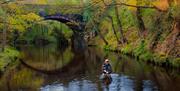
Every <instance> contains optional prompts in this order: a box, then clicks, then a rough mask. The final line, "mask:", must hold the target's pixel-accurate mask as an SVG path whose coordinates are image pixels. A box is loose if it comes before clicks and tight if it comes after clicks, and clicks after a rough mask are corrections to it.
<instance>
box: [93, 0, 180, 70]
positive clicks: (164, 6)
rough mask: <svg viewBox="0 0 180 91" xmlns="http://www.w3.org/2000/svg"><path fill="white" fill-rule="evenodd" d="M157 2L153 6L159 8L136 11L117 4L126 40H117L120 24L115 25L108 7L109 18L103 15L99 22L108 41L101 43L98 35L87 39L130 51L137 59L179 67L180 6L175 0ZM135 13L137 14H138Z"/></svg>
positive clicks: (128, 52) (119, 37)
mask: <svg viewBox="0 0 180 91" xmlns="http://www.w3.org/2000/svg"><path fill="white" fill-rule="evenodd" d="M162 1H163V2H162ZM159 3H161V5H159ZM159 3H158V2H156V7H157V8H158V9H160V10H162V12H161V11H158V10H156V9H147V8H145V9H141V10H140V11H139V12H138V13H137V11H138V10H130V9H129V8H127V7H121V8H119V9H120V13H119V15H120V21H121V25H122V30H123V33H124V36H125V39H126V40H127V42H126V43H122V42H121V43H118V41H121V38H122V36H121V35H120V33H119V31H118V26H119V25H118V24H117V25H116V23H117V22H116V21H117V19H116V18H114V16H115V15H114V13H112V11H110V12H111V13H110V15H111V16H112V19H107V18H105V19H104V20H102V21H101V23H100V24H99V29H100V31H101V34H102V35H103V36H104V39H105V40H106V41H107V42H108V45H105V43H103V42H104V41H103V39H102V38H101V36H96V37H95V38H93V39H92V40H91V41H89V43H90V44H91V45H92V44H96V45H98V46H101V47H103V48H104V49H106V50H113V51H120V52H121V53H124V54H130V55H133V56H135V57H136V58H138V59H140V60H144V61H147V62H152V63H154V64H156V65H161V66H170V67H172V66H173V67H177V68H179V67H180V16H179V14H180V12H179V8H180V7H179V4H178V2H175V4H173V5H171V6H170V5H168V4H169V2H167V0H161V1H160V2H159ZM138 14H139V15H140V17H138ZM138 18H139V19H138ZM140 19H141V20H140ZM112 20H113V21H112ZM142 24H144V25H142ZM143 27H144V28H143ZM114 31H116V33H115V32H114ZM116 35H117V36H116ZM117 37H118V38H117ZM118 39H119V40H118Z"/></svg>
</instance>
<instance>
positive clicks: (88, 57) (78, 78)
mask: <svg viewBox="0 0 180 91" xmlns="http://www.w3.org/2000/svg"><path fill="white" fill-rule="evenodd" d="M18 49H19V50H20V52H21V55H22V60H21V61H18V62H16V63H15V64H16V65H14V66H12V67H10V68H8V69H7V70H6V72H5V73H3V75H2V76H1V78H0V91H180V74H179V73H178V72H176V71H169V70H166V69H164V68H160V67H154V66H151V65H149V64H146V63H143V62H141V61H138V60H135V59H134V58H131V57H128V56H125V55H122V54H118V53H113V52H105V51H103V50H101V49H99V48H95V47H90V48H88V49H87V50H85V51H75V50H73V49H71V48H70V47H69V48H64V49H60V48H58V47H57V46H53V45H49V46H44V47H34V46H22V47H19V48H18ZM104 57H108V58H109V59H110V60H111V61H110V63H111V65H112V68H113V73H112V74H111V77H112V79H113V80H112V82H111V84H110V85H108V86H106V85H104V84H103V83H102V81H101V80H100V75H101V65H102V63H103V60H104Z"/></svg>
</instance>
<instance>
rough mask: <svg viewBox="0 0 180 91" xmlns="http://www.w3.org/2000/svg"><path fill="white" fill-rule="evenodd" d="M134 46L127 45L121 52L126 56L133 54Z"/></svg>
mask: <svg viewBox="0 0 180 91" xmlns="http://www.w3.org/2000/svg"><path fill="white" fill-rule="evenodd" d="M132 48H133V47H132V45H131V44H127V45H125V46H124V47H122V48H121V52H122V53H124V54H128V53H131V52H132Z"/></svg>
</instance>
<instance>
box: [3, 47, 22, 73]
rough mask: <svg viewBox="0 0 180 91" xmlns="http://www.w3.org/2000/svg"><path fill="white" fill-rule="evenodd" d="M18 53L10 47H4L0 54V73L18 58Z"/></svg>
mask: <svg viewBox="0 0 180 91" xmlns="http://www.w3.org/2000/svg"><path fill="white" fill-rule="evenodd" d="M19 55H20V54H19V52H18V51H17V50H15V49H14V48H11V47H6V48H5V49H4V51H3V52H1V53H0V71H3V70H4V67H6V66H7V65H8V64H9V63H11V62H12V61H15V60H16V58H17V57H18V56H19Z"/></svg>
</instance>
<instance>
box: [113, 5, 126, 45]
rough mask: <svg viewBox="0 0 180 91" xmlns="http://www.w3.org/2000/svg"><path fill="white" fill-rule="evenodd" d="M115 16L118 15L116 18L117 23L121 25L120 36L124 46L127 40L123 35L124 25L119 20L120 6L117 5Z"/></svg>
mask: <svg viewBox="0 0 180 91" xmlns="http://www.w3.org/2000/svg"><path fill="white" fill-rule="evenodd" d="M115 14H116V18H117V23H118V25H119V32H120V35H121V42H122V43H123V44H124V43H125V42H126V39H125V37H124V34H123V30H122V24H121V20H120V18H119V11H118V6H117V5H115Z"/></svg>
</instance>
